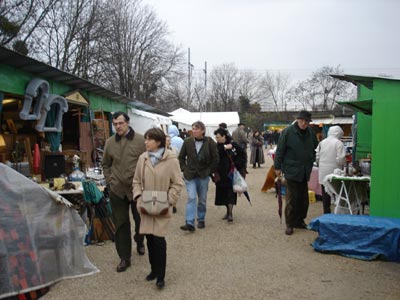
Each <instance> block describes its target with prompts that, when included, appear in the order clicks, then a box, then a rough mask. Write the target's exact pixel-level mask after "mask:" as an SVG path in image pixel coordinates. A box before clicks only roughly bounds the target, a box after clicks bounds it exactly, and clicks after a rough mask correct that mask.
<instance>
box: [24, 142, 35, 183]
mask: <svg viewBox="0 0 400 300" xmlns="http://www.w3.org/2000/svg"><path fill="white" fill-rule="evenodd" d="M25 153H26V157H27V158H28V163H29V174H30V175H31V176H33V158H32V150H31V141H30V139H29V137H26V138H25Z"/></svg>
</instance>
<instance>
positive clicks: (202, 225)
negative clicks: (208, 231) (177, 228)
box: [197, 221, 206, 229]
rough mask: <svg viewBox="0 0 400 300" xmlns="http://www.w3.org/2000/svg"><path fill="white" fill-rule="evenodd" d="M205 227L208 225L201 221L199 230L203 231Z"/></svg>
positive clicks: (198, 226)
mask: <svg viewBox="0 0 400 300" xmlns="http://www.w3.org/2000/svg"><path fill="white" fill-rule="evenodd" d="M204 227H206V223H204V221H199V223H198V224H197V228H199V229H203V228H204Z"/></svg>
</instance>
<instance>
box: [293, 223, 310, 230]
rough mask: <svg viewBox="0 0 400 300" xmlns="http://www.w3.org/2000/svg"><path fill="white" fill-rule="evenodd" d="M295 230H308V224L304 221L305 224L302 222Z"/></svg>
mask: <svg viewBox="0 0 400 300" xmlns="http://www.w3.org/2000/svg"><path fill="white" fill-rule="evenodd" d="M294 228H299V229H307V224H306V223H304V221H303V222H301V223H299V224H296V225H295V226H294Z"/></svg>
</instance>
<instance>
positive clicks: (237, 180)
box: [232, 168, 247, 193]
mask: <svg viewBox="0 0 400 300" xmlns="http://www.w3.org/2000/svg"><path fill="white" fill-rule="evenodd" d="M232 184H233V191H234V192H235V193H243V192H246V191H247V183H246V181H245V180H244V178H243V176H242V175H241V174H240V173H239V171H238V170H237V169H236V168H235V169H234V170H233V180H232Z"/></svg>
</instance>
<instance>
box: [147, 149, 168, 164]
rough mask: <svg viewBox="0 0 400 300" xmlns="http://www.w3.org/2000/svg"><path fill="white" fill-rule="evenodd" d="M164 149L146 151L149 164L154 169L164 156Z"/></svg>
mask: <svg viewBox="0 0 400 300" xmlns="http://www.w3.org/2000/svg"><path fill="white" fill-rule="evenodd" d="M164 150H165V148H163V147H162V148H159V149H158V150H156V151H148V154H149V157H150V162H151V164H152V166H153V167H154V166H155V165H156V164H158V163H159V162H160V160H161V158H162V156H163V154H164Z"/></svg>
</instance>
